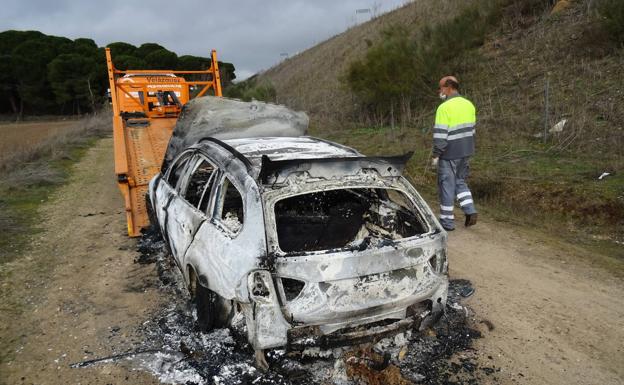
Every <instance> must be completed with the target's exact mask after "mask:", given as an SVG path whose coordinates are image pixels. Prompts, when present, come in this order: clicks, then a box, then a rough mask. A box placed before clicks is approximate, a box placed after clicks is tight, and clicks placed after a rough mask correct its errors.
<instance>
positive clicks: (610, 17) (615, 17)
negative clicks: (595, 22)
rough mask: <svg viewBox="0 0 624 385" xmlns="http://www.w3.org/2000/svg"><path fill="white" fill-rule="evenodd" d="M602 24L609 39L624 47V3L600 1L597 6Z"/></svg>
mask: <svg viewBox="0 0 624 385" xmlns="http://www.w3.org/2000/svg"><path fill="white" fill-rule="evenodd" d="M597 10H598V14H599V15H600V22H601V24H602V26H603V28H604V29H605V31H606V32H607V33H608V34H609V37H610V38H611V39H612V40H613V41H615V42H616V43H619V44H621V45H624V1H622V0H600V2H599V3H598V5H597Z"/></svg>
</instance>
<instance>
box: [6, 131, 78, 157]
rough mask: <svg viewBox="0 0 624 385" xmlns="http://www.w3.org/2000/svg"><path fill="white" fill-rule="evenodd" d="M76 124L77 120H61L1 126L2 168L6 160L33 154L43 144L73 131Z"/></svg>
mask: <svg viewBox="0 0 624 385" xmlns="http://www.w3.org/2000/svg"><path fill="white" fill-rule="evenodd" d="M76 123H77V121H76V120H60V121H48V122H18V123H5V124H0V137H1V138H2V141H0V154H1V155H0V167H2V165H4V163H5V159H10V158H11V157H12V156H14V155H15V154H17V153H25V152H26V153H27V152H31V151H32V149H35V148H37V147H38V146H39V145H40V144H41V142H43V141H45V140H47V139H49V138H51V137H53V136H58V135H62V134H63V133H64V132H67V131H69V130H71V129H72V128H73V127H74V126H76Z"/></svg>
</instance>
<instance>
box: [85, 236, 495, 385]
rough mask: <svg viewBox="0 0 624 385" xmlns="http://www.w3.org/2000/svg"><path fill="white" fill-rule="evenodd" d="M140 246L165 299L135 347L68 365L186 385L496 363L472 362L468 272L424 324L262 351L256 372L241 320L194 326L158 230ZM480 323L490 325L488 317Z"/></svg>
mask: <svg viewBox="0 0 624 385" xmlns="http://www.w3.org/2000/svg"><path fill="white" fill-rule="evenodd" d="M139 251H140V253H141V255H140V256H139V257H138V258H137V259H136V261H135V262H136V263H154V264H155V266H156V269H157V272H158V275H159V277H160V281H161V283H160V288H161V291H162V293H163V295H164V296H168V297H171V301H165V303H170V304H171V305H170V306H169V307H167V308H163V309H161V310H160V311H159V312H158V313H157V314H154V315H153V318H152V319H150V320H146V321H145V322H144V323H143V324H142V326H141V328H140V334H141V335H143V336H144V337H143V342H142V343H141V344H140V346H139V348H138V349H137V348H136V347H135V353H134V354H133V353H132V352H128V353H127V354H119V355H118V356H115V357H108V358H104V359H96V360H91V361H90V362H88V363H77V364H74V367H84V366H90V365H95V364H97V363H99V362H115V361H117V362H120V363H126V364H127V363H129V364H130V365H131V366H132V367H134V368H140V369H143V370H147V371H149V372H151V373H153V374H154V375H155V376H156V377H157V378H158V379H159V380H160V381H161V382H163V383H169V384H189V385H190V384H197V385H200V384H202V385H203V384H216V385H220V384H232V385H243V384H254V385H257V384H260V385H262V384H271V385H308V384H335V385H355V384H369V385H377V384H388V385H409V384H435V385H438V384H440V385H442V384H476V383H479V382H480V381H479V378H482V376H495V375H496V373H498V371H500V368H496V367H493V366H492V367H484V366H481V365H480V364H479V363H478V362H477V359H476V353H475V351H474V350H473V348H472V341H473V340H474V339H475V338H479V337H480V336H481V334H480V332H479V331H477V330H476V329H474V328H472V327H471V326H470V325H471V324H476V322H475V321H474V320H473V319H472V318H471V317H472V312H471V310H470V309H469V308H468V307H467V306H465V305H464V304H462V303H461V301H462V300H463V298H464V295H463V294H465V293H467V292H470V291H472V292H474V289H473V288H472V285H471V283H470V281H467V280H451V282H450V286H449V296H448V305H447V308H446V314H445V315H444V316H443V317H442V319H441V320H440V321H439V322H438V323H437V324H435V325H434V326H433V327H431V328H430V329H429V330H427V331H425V332H422V333H419V332H415V331H407V332H405V333H402V334H399V335H396V336H394V337H392V338H385V339H383V340H380V341H377V343H375V344H370V343H369V344H364V345H360V346H355V347H347V348H337V349H332V350H327V351H322V350H319V349H316V350H314V349H310V350H308V351H304V352H286V351H285V350H283V349H279V350H273V351H269V352H267V361H268V363H269V364H270V369H269V370H268V371H266V372H263V371H260V370H258V369H256V368H255V367H254V352H253V349H252V348H251V346H250V345H249V343H248V342H247V338H246V336H245V335H246V333H245V331H244V322H241V323H239V326H237V327H234V328H232V329H217V330H213V331H211V332H209V333H202V332H200V331H199V330H198V329H197V328H196V315H195V314H194V310H193V306H191V304H190V298H189V297H188V294H187V291H186V290H185V289H184V286H183V282H182V277H181V275H180V273H179V271H178V269H177V268H175V265H173V264H172V263H171V257H170V256H169V254H168V253H167V252H166V249H165V246H164V242H162V240H161V239H160V240H159V234H158V233H155V232H147V233H146V234H145V235H144V237H143V239H142V240H141V241H140V242H139ZM481 322H483V321H481ZM488 322H489V321H488ZM487 326H488V329H489V328H490V326H491V327H492V328H493V327H494V326H493V325H491V323H489V324H488V325H487Z"/></svg>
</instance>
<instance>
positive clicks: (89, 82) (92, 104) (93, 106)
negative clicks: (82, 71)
mask: <svg viewBox="0 0 624 385" xmlns="http://www.w3.org/2000/svg"><path fill="white" fill-rule="evenodd" d="M87 87H88V88H89V96H91V112H93V115H95V98H94V97H93V91H92V90H91V78H87Z"/></svg>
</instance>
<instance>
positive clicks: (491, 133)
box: [256, 0, 624, 255]
mask: <svg viewBox="0 0 624 385" xmlns="http://www.w3.org/2000/svg"><path fill="white" fill-rule="evenodd" d="M604 1H606V0H602V1H600V0H596V1H591V2H589V1H581V0H577V1H569V2H568V1H565V2H561V4H559V5H556V7H557V9H558V10H557V11H556V12H554V13H553V12H552V9H553V6H552V4H551V2H550V1H540V0H525V1H513V2H498V3H496V4H506V5H503V6H500V7H499V9H497V13H496V18H495V23H494V24H493V25H492V26H491V27H490V28H489V29H488V31H487V34H486V35H485V39H483V41H482V42H481V43H482V44H479V46H478V47H476V48H470V49H465V50H461V51H460V50H458V52H456V54H455V55H452V58H450V59H448V60H445V61H444V62H443V63H442V64H441V65H440V73H439V74H437V75H438V76H434V75H431V79H429V81H430V84H429V85H425V87H430V90H431V93H430V95H431V96H430V97H421V98H420V99H415V101H416V102H414V103H412V104H411V106H410V108H409V109H408V110H407V111H403V112H402V113H401V116H400V117H398V118H397V119H396V125H395V127H394V128H390V127H387V126H383V125H381V126H380V124H375V122H376V120H375V119H371V118H370V116H366V112H365V111H364V110H363V109H362V105H361V104H358V99H357V98H356V95H355V94H354V93H352V92H351V90H350V89H349V88H348V87H347V85H346V84H345V82H344V80H343V79H344V78H345V76H346V73H347V72H348V70H349V68H350V66H351V65H352V63H353V62H355V61H357V60H362V59H364V58H365V57H366V54H367V52H368V51H369V50H370V49H372V48H374V47H377V46H378V45H379V44H381V43H382V42H381V39H382V36H383V32H384V31H387V30H388V29H389V28H392V27H397V26H399V27H400V28H403V31H405V33H406V34H407V35H409V36H410V38H411V39H413V41H414V42H415V44H420V45H422V44H424V43H423V40H422V39H423V37H422V36H423V35H424V33H423V30H424V29H426V28H429V29H430V30H431V29H433V30H434V32H435V30H436V28H438V30H442V32H444V33H448V34H449V40H451V41H452V40H453V39H458V38H459V37H458V36H452V35H451V32H452V30H450V31H451V32H446V31H449V28H448V23H449V21H450V20H453V22H452V23H456V22H457V19H453V18H454V17H456V16H457V15H462V12H463V10H465V9H467V8H468V7H471V6H474V5H475V4H477V5H478V6H479V7H480V6H481V4H482V3H483V2H477V1H465V0H458V1H454V0H445V1H438V2H429V1H415V2H412V3H410V4H408V5H407V6H405V7H403V8H401V9H398V10H396V11H394V12H391V13H389V14H386V15H383V16H381V17H379V18H376V19H374V20H372V21H370V22H368V23H365V24H362V25H359V26H356V27H354V28H351V29H349V30H348V31H346V32H345V33H343V34H341V35H338V36H335V37H333V38H331V39H329V40H327V41H325V42H323V43H321V44H319V45H318V46H316V47H313V48H311V49H309V50H307V51H305V52H302V53H301V54H299V55H297V56H295V57H292V58H290V59H288V60H286V61H284V62H283V63H280V65H278V66H276V67H274V68H271V69H269V70H268V71H266V72H264V73H262V74H260V75H259V77H258V79H257V80H256V81H259V82H264V83H271V84H272V85H273V86H274V87H275V91H276V99H277V101H278V102H280V103H285V104H287V105H290V106H291V107H294V108H297V109H302V110H305V111H307V112H308V113H309V114H310V115H311V118H312V119H311V121H312V133H313V134H315V135H318V136H323V137H327V138H330V139H334V140H338V141H341V142H343V143H346V144H349V145H353V146H355V147H357V148H359V149H360V150H362V151H364V152H365V153H369V154H377V153H400V152H403V151H406V150H409V149H413V150H416V151H417V155H416V156H415V158H414V160H413V161H412V162H410V165H409V172H410V174H411V175H412V177H413V178H414V179H415V181H416V183H418V184H419V185H420V186H421V188H422V189H424V190H425V191H426V192H428V193H430V194H432V193H433V192H434V183H435V182H434V180H435V177H434V174H433V172H431V170H427V169H426V167H425V164H426V159H427V158H428V156H429V149H430V145H431V139H430V136H431V133H430V131H429V130H430V127H431V125H432V119H433V112H434V110H435V107H436V105H437V103H438V101H437V100H436V98H437V96H436V92H435V89H436V86H437V84H436V83H437V80H438V78H439V77H440V76H442V75H444V74H446V73H447V72H451V73H454V74H456V75H457V76H458V77H459V78H460V81H461V83H462V86H463V90H462V93H463V94H465V95H467V96H468V97H469V98H470V99H472V100H473V101H474V102H475V104H476V105H477V108H478V114H479V116H478V120H479V122H478V128H477V136H478V139H477V140H478V154H477V156H476V157H475V159H474V161H473V167H472V169H473V175H472V179H471V183H472V187H473V190H474V193H475V195H476V196H477V198H479V202H480V203H481V205H482V206H483V208H484V209H485V210H486V211H488V212H489V213H490V214H491V215H493V216H496V217H497V218H498V219H503V220H508V221H513V222H518V223H524V224H529V225H535V226H540V227H546V228H547V229H549V230H552V231H554V232H557V233H558V234H562V235H564V236H570V237H572V238H574V239H577V240H579V241H583V242H587V243H590V244H595V245H597V246H600V247H605V248H606V249H607V250H609V251H612V252H614V253H615V254H619V255H622V253H621V248H622V244H621V242H623V241H624V123H623V119H624V102H622V96H623V94H622V93H623V91H622V90H621V89H620V87H621V85H622V79H624V51H623V48H622V47H623V46H622V43H618V41H617V40H615V41H614V39H613V37H614V36H613V34H610V33H609V32H608V31H607V30H605V28H604V27H603V23H601V22H600V21H601V20H600V19H601V16H599V14H598V10H599V9H598V7H599V6H600V5H601V4H602V3H604ZM559 8H561V9H560V10H559ZM445 23H447V24H446V25H445ZM441 25H442V26H443V27H444V28H446V29H444V28H442V27H440V26H441ZM459 33H461V31H459ZM466 33H468V32H466ZM616 38H617V37H616ZM419 39H421V40H419ZM432 60H433V59H432ZM397 78H400V77H397ZM387 81H388V82H392V81H394V79H393V78H388V79H387ZM547 84H548V94H549V96H548V115H547V117H546V100H545V91H546V85H547ZM563 119H566V124H565V126H564V127H563V130H562V131H561V132H552V133H551V132H549V133H547V136H546V138H544V137H542V135H543V131H544V126H545V125H546V127H547V129H551V128H552V127H553V126H554V125H555V124H556V123H558V122H560V121H562V120H563ZM380 121H381V120H380ZM387 121H388V120H387V119H386V120H385V122H386V123H387ZM545 121H546V124H545ZM603 172H609V173H610V174H611V175H610V176H607V177H606V178H604V179H603V180H598V177H599V176H600V175H601V174H602V173H603ZM618 242H620V243H618Z"/></svg>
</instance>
